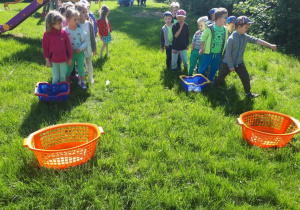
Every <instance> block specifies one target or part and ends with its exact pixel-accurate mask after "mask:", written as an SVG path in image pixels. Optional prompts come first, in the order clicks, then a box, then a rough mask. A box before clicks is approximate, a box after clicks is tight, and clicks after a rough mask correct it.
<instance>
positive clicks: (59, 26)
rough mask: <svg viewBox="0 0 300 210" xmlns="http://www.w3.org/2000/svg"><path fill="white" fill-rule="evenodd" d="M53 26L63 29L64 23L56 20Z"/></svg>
mask: <svg viewBox="0 0 300 210" xmlns="http://www.w3.org/2000/svg"><path fill="white" fill-rule="evenodd" d="M52 27H53V28H55V29H57V30H61V29H62V23H61V22H56V23H55V24H54V25H53V26H52Z"/></svg>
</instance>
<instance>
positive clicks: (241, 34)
mask: <svg viewBox="0 0 300 210" xmlns="http://www.w3.org/2000/svg"><path fill="white" fill-rule="evenodd" d="M250 23H252V22H251V21H250V20H249V19H248V18H247V17H246V16H240V17H238V18H237V20H236V27H237V29H236V31H235V32H233V33H232V35H231V36H230V37H229V38H228V41H227V46H226V53H225V58H224V60H223V65H222V68H221V69H220V72H219V75H218V77H217V78H216V80H215V82H214V85H215V86H217V85H219V84H220V83H221V82H222V81H224V79H225V77H226V76H227V75H228V74H229V73H230V72H232V71H235V72H236V73H237V74H238V75H239V77H240V79H241V81H242V83H243V86H244V89H245V92H246V96H247V97H251V98H255V97H257V96H258V94H255V93H251V91H250V78H249V73H248V71H247V69H246V66H245V64H244V60H243V56H244V52H245V49H246V45H247V43H248V42H249V43H252V44H259V45H263V46H267V47H269V48H271V49H273V50H276V45H274V44H270V43H268V42H266V41H264V40H261V39H257V38H255V37H252V36H249V35H248V34H246V32H247V30H248V28H249V25H250Z"/></svg>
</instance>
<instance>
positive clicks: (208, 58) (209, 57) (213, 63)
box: [198, 53, 221, 81]
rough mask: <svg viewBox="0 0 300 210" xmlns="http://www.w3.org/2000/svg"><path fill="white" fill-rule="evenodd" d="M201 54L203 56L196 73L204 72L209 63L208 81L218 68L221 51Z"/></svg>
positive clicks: (212, 78)
mask: <svg viewBox="0 0 300 210" xmlns="http://www.w3.org/2000/svg"><path fill="white" fill-rule="evenodd" d="M202 56H203V58H202V63H201V66H200V67H199V70H198V73H199V74H205V71H206V69H207V67H208V66H209V65H210V71H209V73H208V79H209V80H210V81H213V80H214V77H215V74H216V72H217V71H218V68H219V64H220V59H221V53H210V54H203V55H202Z"/></svg>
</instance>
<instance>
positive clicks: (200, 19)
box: [197, 16, 208, 25]
mask: <svg viewBox="0 0 300 210" xmlns="http://www.w3.org/2000/svg"><path fill="white" fill-rule="evenodd" d="M202 21H203V22H204V23H205V25H207V22H208V17H207V16H202V17H200V18H199V19H198V20H197V23H198V24H199V23H200V22H202Z"/></svg>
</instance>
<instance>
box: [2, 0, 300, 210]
mask: <svg viewBox="0 0 300 210" xmlns="http://www.w3.org/2000/svg"><path fill="white" fill-rule="evenodd" d="M104 3H105V4H106V5H108V6H109V7H110V9H111V13H110V15H109V20H110V22H111V25H112V29H113V33H112V36H113V41H112V42H111V44H110V45H109V48H110V55H109V57H104V59H101V60H99V59H98V58H97V56H95V57H94V60H93V64H94V79H95V84H94V85H93V86H91V85H89V86H88V89H87V90H82V89H81V88H80V87H79V86H77V85H76V84H72V85H71V94H70V96H69V99H68V101H67V102H65V103H50V104H49V103H40V102H39V100H38V98H37V97H36V96H35V95H34V87H35V85H36V83H37V82H40V81H48V82H50V81H51V70H50V69H49V68H46V66H45V60H44V58H43V54H42V48H41V39H42V36H43V28H44V21H43V20H42V19H40V17H41V12H42V10H39V11H38V12H37V13H35V14H34V15H33V16H32V17H30V18H28V19H27V20H26V21H24V22H23V23H22V24H21V25H19V26H18V27H17V28H15V29H14V30H13V31H9V32H7V33H5V34H2V35H0V91H1V94H0V209H300V181H299V178H300V170H299V169H300V152H299V151H300V141H299V140H300V135H299V134H298V135H296V136H295V137H294V138H293V139H292V140H291V142H290V143H289V144H288V145H286V146H285V147H283V148H280V149H276V148H271V149H262V148H259V147H255V146H251V145H249V144H248V143H247V142H246V141H244V140H243V138H242V131H241V128H240V126H239V125H238V124H237V121H236V118H237V117H238V116H239V115H240V114H241V113H243V112H245V111H249V110H272V111H278V112H282V113H285V114H288V115H291V116H293V117H294V118H296V119H300V106H299V101H300V94H299V93H300V76H299V69H300V62H299V60H297V59H295V58H291V57H289V56H287V55H284V54H281V53H280V52H272V51H271V50H270V49H267V48H263V47H259V46H253V45H250V44H249V46H248V47H247V50H246V53H245V64H246V66H247V68H248V71H249V73H250V77H251V85H252V90H253V92H255V93H259V94H260V96H259V97H258V98H256V99H254V100H248V99H246V98H245V96H244V90H243V87H242V84H241V81H240V80H239V78H238V76H237V75H236V74H234V73H232V74H231V75H229V76H228V77H227V78H226V84H224V85H223V86H221V87H218V88H207V89H205V91H204V92H202V93H185V92H184V91H182V89H181V84H180V80H179V78H178V75H180V74H183V73H184V72H182V73H178V74H172V73H171V72H169V71H168V70H167V69H166V66H165V53H161V51H160V30H161V27H162V25H163V19H162V17H161V16H162V13H163V12H164V11H166V10H169V7H168V5H166V4H159V3H154V2H153V1H149V0H148V1H147V7H146V8H145V7H137V6H135V7H133V8H124V7H119V6H118V5H117V3H116V1H109V0H106V1H104ZM26 5H28V3H18V4H15V5H11V6H10V8H11V11H5V10H4V6H3V3H1V4H0V24H4V23H6V22H7V21H8V20H9V19H10V18H12V17H13V16H14V15H16V14H17V13H18V12H19V11H20V10H21V9H23V8H24V7H25V6H26ZM97 8H98V7H97V5H92V7H91V10H92V11H93V12H94V14H96V17H98V13H97ZM196 20H197V17H192V16H188V18H187V19H186V22H187V23H188V24H189V27H190V34H191V37H190V38H192V34H194V32H195V31H196V29H197V24H196ZM99 49H100V41H99V40H98V52H99ZM189 54H190V52H189ZM106 80H110V82H111V83H110V87H109V89H108V90H107V89H106V86H105V81H106ZM67 122H89V123H95V124H97V125H99V126H102V127H103V128H104V130H105V132H106V133H105V134H104V135H103V136H102V137H101V139H100V140H99V141H98V144H97V150H96V154H95V156H94V158H92V159H91V160H90V161H88V162H87V163H85V164H83V165H80V166H78V167H73V168H69V169H67V170H50V169H45V168H40V167H39V165H38V162H37V160H36V158H35V156H34V154H33V152H32V151H30V150H28V149H27V148H23V147H22V144H23V139H24V138H26V137H28V136H29V134H30V133H32V132H34V131H36V130H38V129H41V128H44V127H46V126H50V125H53V124H59V123H67Z"/></svg>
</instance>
